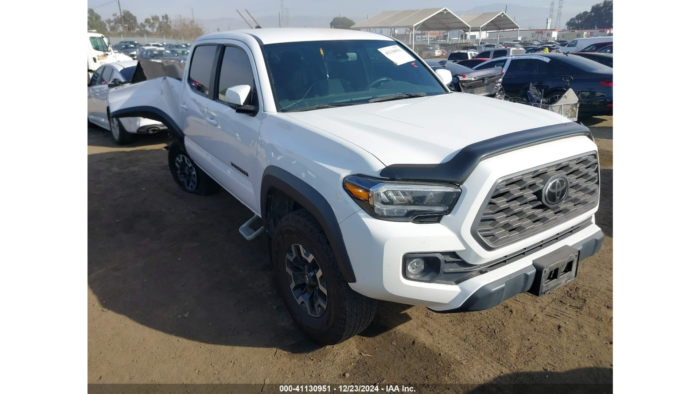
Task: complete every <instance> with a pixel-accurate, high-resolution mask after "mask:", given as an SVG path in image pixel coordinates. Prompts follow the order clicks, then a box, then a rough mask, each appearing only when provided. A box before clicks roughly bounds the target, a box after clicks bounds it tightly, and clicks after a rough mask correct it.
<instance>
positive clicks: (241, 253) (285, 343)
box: [88, 119, 613, 391]
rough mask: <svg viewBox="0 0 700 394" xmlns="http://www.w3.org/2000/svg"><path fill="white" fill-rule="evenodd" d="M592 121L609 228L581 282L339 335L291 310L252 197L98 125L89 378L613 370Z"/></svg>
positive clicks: (386, 316)
mask: <svg viewBox="0 0 700 394" xmlns="http://www.w3.org/2000/svg"><path fill="white" fill-rule="evenodd" d="M590 124H591V125H595V126H599V127H596V128H594V129H593V130H595V136H596V142H597V144H598V146H599V148H600V157H601V168H602V191H603V192H602V197H601V208H600V210H599V212H598V213H597V215H596V221H597V223H598V225H599V226H600V227H602V229H603V231H604V232H605V242H604V244H603V248H602V250H601V252H600V253H599V254H597V255H595V256H593V257H591V258H589V259H587V260H585V261H583V262H582V264H581V267H580V270H579V275H578V278H577V279H576V280H575V281H574V282H572V283H570V284H569V285H567V286H565V287H562V288H560V289H558V290H556V291H554V292H553V293H552V294H549V295H547V296H545V297H541V298H538V297H535V296H532V295H529V294H520V295H518V296H516V297H514V298H511V299H509V300H508V301H506V302H504V303H503V304H501V305H499V306H497V307H495V308H493V309H490V310H487V311H483V312H473V313H461V314H436V313H433V312H430V311H429V310H428V309H426V308H423V307H410V306H406V305H399V304H391V303H380V306H379V310H378V313H377V317H376V318H375V320H374V322H373V323H372V325H371V326H370V327H369V329H367V330H366V332H364V333H362V334H361V335H359V336H356V337H354V338H352V339H350V340H348V341H347V342H344V343H342V344H340V345H336V346H329V347H319V346H318V345H316V344H315V343H314V342H312V341H311V340H309V339H308V338H307V337H306V336H304V334H302V333H301V332H300V331H299V330H298V329H297V328H296V326H295V324H294V323H293V321H292V319H291V317H290V316H289V314H288V313H287V312H286V310H285V308H284V305H283V304H282V301H281V299H280V298H279V296H278V295H277V294H276V293H275V290H274V288H273V283H272V272H271V269H270V263H269V259H268V255H267V249H266V248H267V245H266V241H265V240H264V237H260V238H259V239H256V240H254V241H252V242H247V241H245V240H244V239H243V237H241V236H240V235H239V233H238V227H239V226H240V225H241V224H242V223H243V222H245V221H246V220H247V219H249V217H250V216H251V213H250V211H248V210H247V209H246V208H245V207H243V206H242V205H241V204H240V203H238V202H237V201H236V200H235V199H234V198H233V197H231V196H230V195H227V194H226V193H225V192H220V193H218V194H215V195H213V196H209V197H200V196H194V195H190V194H187V193H184V192H183V191H181V190H180V189H179V188H178V187H177V186H176V184H175V183H174V182H173V180H172V178H171V175H170V173H169V171H168V166H167V161H166V154H167V152H166V151H165V150H164V149H163V147H164V146H165V143H166V142H167V138H166V136H164V135H155V136H146V137H144V138H139V139H138V140H137V142H136V143H134V144H132V145H130V146H129V147H126V148H123V147H118V146H117V145H115V144H114V143H113V142H112V140H111V137H110V135H109V133H108V132H107V131H105V130H102V129H99V128H96V127H95V128H92V127H91V128H89V130H88V193H89V202H88V217H89V219H88V346H89V350H88V382H89V383H253V384H256V385H259V386H260V387H261V388H264V387H265V385H273V384H279V383H300V384H309V383H335V384H350V383H381V384H389V383H406V382H409V383H411V384H426V383H430V384H440V383H464V384H482V383H488V382H496V383H537V382H539V383H557V382H558V383H611V382H612V357H613V344H612V335H613V331H612V318H613V309H612V267H613V266H612V245H613V242H612V231H613V228H612V175H613V170H612V121H611V119H593V120H592V121H591V123H590ZM600 126H604V127H600ZM258 391H259V390H258Z"/></svg>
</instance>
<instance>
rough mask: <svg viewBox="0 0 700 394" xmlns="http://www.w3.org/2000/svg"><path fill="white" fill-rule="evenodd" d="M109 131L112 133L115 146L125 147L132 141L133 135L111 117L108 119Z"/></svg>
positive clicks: (117, 120)
mask: <svg viewBox="0 0 700 394" xmlns="http://www.w3.org/2000/svg"><path fill="white" fill-rule="evenodd" d="M109 131H111V132H112V139H113V140H114V142H115V143H116V144H117V145H126V144H128V143H130V142H131V141H133V140H134V136H133V134H130V133H128V132H127V131H126V129H124V126H123V125H122V122H121V121H120V120H119V119H117V118H113V117H111V116H110V117H109Z"/></svg>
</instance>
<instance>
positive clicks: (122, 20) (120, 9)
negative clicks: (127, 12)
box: [117, 0, 125, 31]
mask: <svg viewBox="0 0 700 394" xmlns="http://www.w3.org/2000/svg"><path fill="white" fill-rule="evenodd" d="M117 5H118V6H119V21H120V22H121V23H122V31H124V30H125V29H124V15H122V3H121V2H120V1H119V0H117Z"/></svg>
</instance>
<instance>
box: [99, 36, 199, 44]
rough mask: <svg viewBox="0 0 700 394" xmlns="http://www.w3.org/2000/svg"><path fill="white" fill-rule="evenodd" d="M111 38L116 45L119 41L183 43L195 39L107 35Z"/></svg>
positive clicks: (110, 40) (111, 42) (111, 41)
mask: <svg viewBox="0 0 700 394" xmlns="http://www.w3.org/2000/svg"><path fill="white" fill-rule="evenodd" d="M106 37H107V38H109V42H110V44H112V45H114V44H116V43H118V42H119V41H136V42H138V43H139V44H142V45H144V44H148V43H151V42H160V43H164V44H183V43H186V42H187V43H192V42H193V41H194V40H186V39H184V38H182V37H181V38H165V37H163V36H160V37H158V36H147V35H146V36H106Z"/></svg>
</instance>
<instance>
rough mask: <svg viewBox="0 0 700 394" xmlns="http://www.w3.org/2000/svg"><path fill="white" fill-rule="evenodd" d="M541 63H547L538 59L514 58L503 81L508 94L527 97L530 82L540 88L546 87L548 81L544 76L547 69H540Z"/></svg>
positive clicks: (513, 96) (514, 96)
mask: <svg viewBox="0 0 700 394" xmlns="http://www.w3.org/2000/svg"><path fill="white" fill-rule="evenodd" d="M541 64H545V63H544V62H543V61H541V60H537V59H523V58H517V57H514V58H512V59H511V61H510V65H508V69H507V70H506V73H505V75H504V77H503V82H502V85H503V90H505V92H506V94H507V95H508V96H509V97H512V98H522V99H525V98H527V96H526V92H527V90H528V89H529V88H530V84H533V85H537V86H538V89H543V88H546V87H547V86H546V85H547V82H546V81H545V80H544V79H543V78H542V76H543V74H544V73H545V72H546V70H542V71H541V70H540V67H541ZM545 65H546V64H545ZM543 71H544V72H543Z"/></svg>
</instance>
